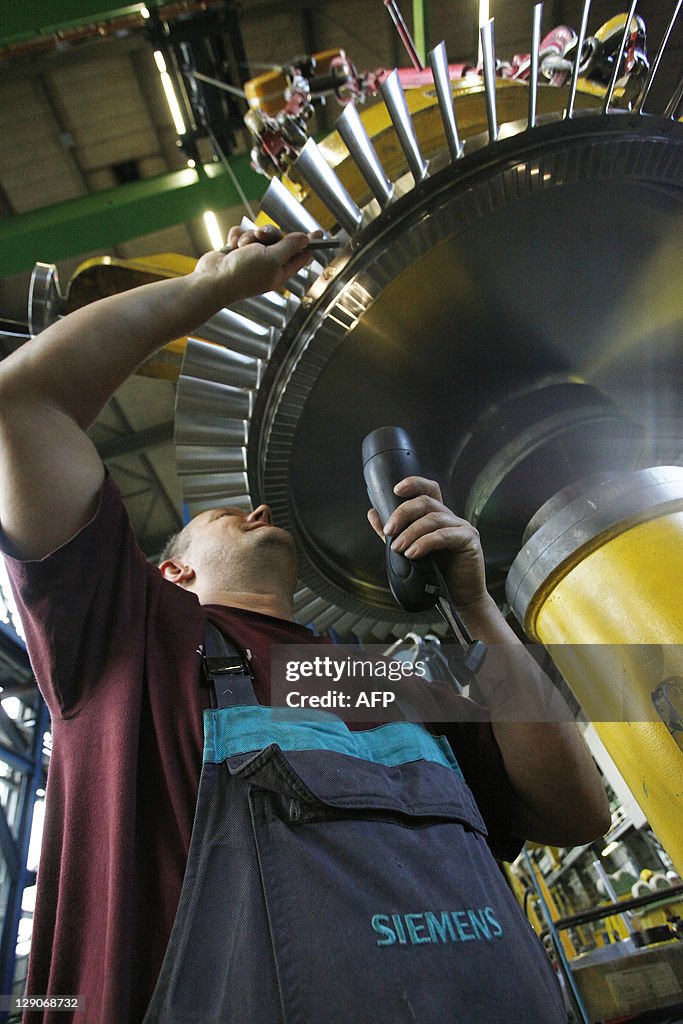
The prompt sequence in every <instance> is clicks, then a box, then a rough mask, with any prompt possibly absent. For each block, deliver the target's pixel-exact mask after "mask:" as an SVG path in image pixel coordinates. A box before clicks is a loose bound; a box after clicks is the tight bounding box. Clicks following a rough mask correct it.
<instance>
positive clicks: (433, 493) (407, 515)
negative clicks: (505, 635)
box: [368, 476, 487, 608]
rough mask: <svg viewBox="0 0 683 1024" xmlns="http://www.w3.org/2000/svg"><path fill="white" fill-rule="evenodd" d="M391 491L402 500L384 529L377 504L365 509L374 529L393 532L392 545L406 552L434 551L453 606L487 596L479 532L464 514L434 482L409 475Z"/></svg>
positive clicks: (384, 534)
mask: <svg viewBox="0 0 683 1024" xmlns="http://www.w3.org/2000/svg"><path fill="white" fill-rule="evenodd" d="M394 494H396V495H397V496H398V497H400V498H403V499H405V500H404V501H403V502H402V504H401V505H399V506H398V508H397V509H395V510H394V512H392V514H391V516H390V517H389V519H388V520H387V522H386V524H385V526H384V530H383V529H382V524H381V521H380V518H379V515H378V513H377V512H376V510H375V509H374V508H372V509H370V511H369V512H368V519H369V521H370V525H371V526H372V528H373V529H374V531H375V533H376V534H377V535H378V536H379V537H382V539H384V538H385V537H387V536H388V537H393V538H394V541H393V543H392V548H393V549H394V550H395V551H400V552H401V553H402V554H404V555H405V556H406V558H410V559H414V558H422V557H423V556H424V555H435V556H436V561H437V562H438V565H439V568H440V569H441V571H442V573H443V574H444V578H445V580H446V584H447V586H448V591H449V593H450V596H451V599H452V601H453V603H454V604H455V606H456V608H467V607H468V606H471V605H474V604H476V603H477V602H478V601H481V600H482V599H483V598H487V591H486V576H485V570H484V555H483V552H482V549H481V544H480V542H479V534H478V533H477V531H476V530H475V528H474V527H473V526H472V524H471V523H468V522H467V520H466V519H460V518H458V516H456V515H455V513H454V512H451V510H450V509H449V508H446V506H445V505H444V503H443V501H442V498H441V488H440V487H439V485H438V484H437V483H436V482H435V481H434V480H427V479H425V478H424V477H421V476H409V477H406V478H405V480H401V482H400V483H398V484H396V486H395V487H394Z"/></svg>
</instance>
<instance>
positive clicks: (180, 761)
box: [6, 478, 519, 1024]
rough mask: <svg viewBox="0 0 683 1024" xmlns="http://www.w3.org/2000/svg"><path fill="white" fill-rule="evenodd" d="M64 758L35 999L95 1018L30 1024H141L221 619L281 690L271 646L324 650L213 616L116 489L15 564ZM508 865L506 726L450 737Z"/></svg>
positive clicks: (47, 844) (252, 616)
mask: <svg viewBox="0 0 683 1024" xmlns="http://www.w3.org/2000/svg"><path fill="white" fill-rule="evenodd" d="M6 561H7V567H8V571H9V574H10V578H11V580H12V584H13V588H14V591H15V596H16V598H17V602H18V605H19V611H20V614H21V618H22V621H23V624H24V628H25V631H26V640H27V645H28V649H29V653H30V656H31V662H32V665H33V669H34V672H35V675H36V678H37V680H38V683H39V685H40V688H41V690H42V693H43V695H44V697H45V700H46V702H47V704H48V707H49V709H50V713H51V716H52V736H53V749H52V757H51V762H50V770H49V776H48V791H47V802H46V817H45V828H44V835H43V847H42V851H41V859H40V866H39V870H38V895H37V903H36V914H35V923H34V929H33V937H32V944H31V957H30V966H29V983H28V992H29V993H30V994H32V995H47V994H51V995H56V996H65V995H80V996H83V997H84V1000H85V1010H84V1012H82V1013H81V1012H77V1013H76V1014H75V1015H73V1016H72V1015H71V1014H70V1013H65V1012H58V1013H56V1012H49V1011H46V1012H44V1013H42V1014H41V1013H30V1014H28V1015H27V1016H26V1017H25V1021H26V1022H27V1024H38V1022H39V1021H40V1022H41V1024H70V1022H71V1021H73V1022H74V1024H139V1022H140V1021H141V1020H142V1018H143V1016H144V1013H145V1010H146V1007H147V1004H148V1002H149V999H150V997H151V995H152V991H153V988H154V985H155V982H156V978H157V975H158V973H159V969H160V966H161V961H162V958H163V955H164V952H165V949H166V945H167V942H168V937H169V934H170V930H171V925H172V924H173V919H174V916H175V912H176V907H177V903H178V897H179V894H180V888H181V884H182V879H183V873H184V869H185V863H186V859H187V853H188V849H189V843H190V833H191V829H192V819H193V814H194V807H195V802H196V797H197V789H198V785H199V775H200V771H201V762H202V742H203V735H202V711H203V710H204V708H206V707H208V705H209V693H208V690H207V689H206V688H205V687H203V686H201V685H200V653H199V647H200V645H201V644H202V643H203V637H204V627H205V622H206V615H207V614H208V617H209V619H210V620H211V621H212V622H214V623H215V624H216V625H217V626H219V627H220V628H221V629H222V630H223V631H224V632H225V633H226V634H228V635H230V636H231V637H232V638H233V639H234V641H235V642H236V644H237V645H238V646H239V647H241V648H242V649H249V650H250V651H251V654H252V662H251V664H252V668H253V671H254V675H255V680H256V689H257V693H258V692H259V690H261V691H262V692H265V690H266V688H267V680H268V678H269V673H270V648H271V645H272V644H277V643H290V644H291V643H299V644H300V643H315V642H316V638H315V637H314V636H313V635H312V634H311V632H310V631H309V630H308V629H306V628H305V627H304V626H299V625H297V624H296V623H292V622H288V621H285V620H281V619H276V618H273V617H271V616H267V615H261V614H258V613H256V612H249V611H244V610H241V609H234V608H226V607H218V606H209V607H207V608H202V607H201V606H200V604H199V602H198V601H197V599H196V597H195V596H194V595H193V594H190V593H188V592H187V591H184V590H182V589H181V588H179V587H177V586H175V585H174V584H171V583H168V582H166V581H165V580H163V578H162V576H161V574H160V573H159V571H158V569H157V568H156V567H155V566H152V565H150V564H149V563H148V562H147V561H146V560H145V558H144V556H143V554H142V553H141V551H140V550H139V548H138V547H137V545H136V543H135V540H134V537H133V533H132V529H131V526H130V523H129V520H128V516H127V514H126V512H125V509H124V507H123V504H122V501H121V498H120V494H119V492H118V489H117V487H116V485H115V484H114V483H113V482H112V481H111V480H110V479H109V478H107V480H106V481H105V483H104V486H103V490H102V496H101V500H100V504H99V507H98V510H97V513H96V514H95V516H94V518H93V519H92V520H91V522H90V523H88V525H87V526H85V527H84V528H83V529H82V530H81V531H80V532H79V533H78V534H77V535H76V536H75V537H74V538H72V540H70V541H69V542H68V543H67V544H65V545H64V546H63V547H62V548H60V549H58V550H57V551H55V552H53V553H52V554H51V555H49V556H48V557H47V558H45V559H43V560H41V561H35V562H20V561H16V560H14V559H12V558H7V559H6ZM440 731H443V732H445V733H446V735H448V736H449V739H450V741H451V745H452V746H453V748H454V751H455V754H456V757H457V758H458V761H459V762H460V765H461V768H462V769H463V772H464V774H465V778H466V780H467V782H468V783H469V784H470V786H471V788H472V789H473V791H474V794H475V797H476V798H477V800H478V802H479V806H480V809H481V811H482V814H483V816H484V820H485V821H486V824H487V826H488V828H489V831H490V837H489V842H490V844H491V846H492V847H493V849H494V852H495V853H496V854H497V855H498V856H501V857H506V856H508V855H510V854H512V853H516V852H517V849H518V847H519V843H518V842H517V841H516V840H514V838H513V837H511V836H510V835H509V831H508V818H507V815H508V814H509V809H510V807H511V799H510V798H511V789H510V783H509V781H508V780H507V777H506V776H505V773H504V770H503V766H502V760H501V757H500V752H499V750H498V747H497V745H496V743H495V740H494V738H493V735H492V732H491V729H490V727H489V726H488V725H487V724H485V723H468V724H464V725H449V726H448V727H444V728H443V730H440Z"/></svg>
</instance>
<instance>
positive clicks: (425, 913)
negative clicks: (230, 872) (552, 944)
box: [231, 744, 564, 1024]
mask: <svg viewBox="0 0 683 1024" xmlns="http://www.w3.org/2000/svg"><path fill="white" fill-rule="evenodd" d="M231 773H232V774H233V776H234V778H235V781H236V782H237V780H238V779H240V780H241V781H243V782H244V783H246V784H247V786H248V800H249V808H250V815H251V822H252V828H253V834H254V841H255V845H256V849H257V853H258V862H259V870H260V877H261V886H262V891H263V896H264V901H265V906H266V910H267V915H268V923H269V929H270V934H271V941H272V946H273V955H274V959H275V963H276V970H277V976H278V983H279V986H280V998H281V1001H282V1011H283V1018H284V1020H285V1021H286V1024H313V1022H318V1021H325V1022H326V1024H332V1022H335V1024H336V1022H339V1024H342V1022H344V1024H346V1022H348V1021H354V1022H355V1024H386V1022H387V1021H391V1022H392V1024H394V1022H396V1024H400V1022H403V1021H405V1022H406V1024H407V1022H410V1024H415V1022H422V1024H437V1022H438V1024H447V1022H449V1021H453V1022H456V1021H457V1022H461V1021H467V1022H468V1024H477V1022H479V1021H481V1022H482V1024H483V1022H484V1021H486V1022H487V1024H490V1021H492V1020H495V1021H496V1022H497V1024H503V1022H505V1021H510V1022H513V1021H514V1024H524V1022H526V1021H528V1022H530V1024H531V1022H532V1021H533V1024H542V1022H546V1021H547V1022H551V1021H552V1022H553V1024H557V1022H558V1021H560V1020H563V1019H564V1018H563V1017H561V1016H558V1012H557V1008H558V1003H557V992H556V991H555V985H554V979H552V978H550V979H549V977H548V974H549V973H550V969H549V965H548V964H547V961H545V962H544V954H543V953H542V952H541V954H540V957H541V959H540V960H539V959H538V952H539V951H538V948H537V943H536V941H535V937H533V936H532V935H531V934H530V929H529V927H528V925H527V924H526V922H525V921H524V919H523V918H521V916H520V915H519V911H518V908H517V907H516V905H515V903H514V900H513V899H512V897H511V895H510V893H509V891H508V889H507V885H506V883H505V881H504V879H503V876H502V874H501V872H500V870H499V868H498V866H497V865H496V863H495V861H494V860H493V858H492V856H491V854H490V851H489V849H488V846H487V844H486V839H485V836H486V830H485V827H484V823H483V821H482V819H481V816H480V814H479V811H478V809H477V807H476V804H475V802H474V800H473V798H472V795H471V793H470V791H469V789H468V787H467V785H466V784H465V782H464V781H463V779H462V777H461V776H460V775H459V774H458V773H457V771H455V770H454V769H453V768H452V767H448V766H446V765H445V764H443V763H436V762H433V761H429V760H424V759H418V760H415V761H409V762H405V763H400V764H394V765H387V764H381V763H376V762H373V761H368V760H365V759H363V758H355V757H352V756H349V755H347V754H341V753H338V752H335V751H321V750H291V751H283V750H282V749H280V747H278V746H277V745H276V744H272V745H271V746H269V747H267V748H266V749H264V750H262V751H261V752H259V753H258V754H256V755H255V756H253V757H252V758H250V759H248V760H246V761H243V762H242V763H241V764H240V765H239V766H236V765H234V764H233V766H232V767H231ZM520 953H521V954H523V955H524V956H525V957H526V958H527V959H529V960H530V966H531V975H532V976H531V977H530V978H529V983H528V984H526V983H523V984H521V985H520V978H519V969H520V963H519V956H520ZM534 957H535V958H536V959H535V960H534ZM511 986H512V989H511ZM515 993H516V995H515ZM549 996H550V997H552V998H551V1002H550V1003H549V1002H548V999H549Z"/></svg>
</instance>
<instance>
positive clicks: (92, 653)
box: [0, 476, 159, 717]
mask: <svg viewBox="0 0 683 1024" xmlns="http://www.w3.org/2000/svg"><path fill="white" fill-rule="evenodd" d="M3 542H4V538H3V537H2V536H1V535H0V543H3ZM5 563H6V565H7V572H8V575H9V578H10V583H11V585H12V590H13V593H14V596H15V600H16V602H17V607H18V611H19V615H20V617H21V621H22V625H23V627H24V631H25V634H26V645H27V648H28V652H29V656H30V658H31V665H32V668H33V671H34V673H35V676H36V679H37V681H38V685H39V687H40V689H41V692H42V693H43V696H44V697H45V701H46V703H47V705H48V707H49V709H50V713H51V714H52V716H53V717H55V716H56V715H61V716H63V717H71V716H72V715H74V714H76V713H77V712H78V710H79V708H80V707H81V706H82V705H83V703H84V702H86V701H87V700H89V699H90V697H91V696H92V695H93V693H94V692H95V691H96V687H97V683H98V679H99V678H100V675H101V669H102V666H104V665H106V664H107V663H111V661H112V659H113V660H115V659H116V651H117V650H119V651H120V650H121V649H122V647H121V646H120V645H122V644H125V645H126V647H127V649H128V650H130V649H131V648H135V647H136V646H138V645H139V646H140V647H141V650H142V649H143V645H144V639H143V630H144V607H145V592H146V588H147V585H148V579H149V572H150V570H152V571H155V572H156V570H153V567H152V566H149V565H148V563H147V562H146V560H145V557H144V555H143V553H142V552H141V551H140V549H139V548H138V546H137V543H136V541H135V538H134V535H133V530H132V526H131V524H130V521H129V519H128V515H127V513H126V510H125V507H124V505H123V500H122V498H121V494H120V491H119V489H118V487H117V486H116V484H115V483H114V482H113V481H112V480H111V478H110V477H108V476H107V477H106V478H105V481H104V483H103V485H102V490H101V492H100V499H99V503H98V507H97V510H96V512H95V514H94V516H93V517H92V519H91V520H90V521H89V522H88V523H87V524H86V525H85V526H84V527H83V528H82V529H81V530H79V532H78V533H77V534H75V536H74V537H72V538H71V539H70V540H69V541H67V543H66V544H64V545H62V546H61V547H60V548H58V549H57V550H55V551H53V552H52V553H51V554H49V555H47V556H46V557H45V558H42V559H40V560H34V561H22V560H20V559H16V558H13V557H11V556H10V555H8V554H5ZM157 575H159V574H158V573H157ZM117 645H118V646H117Z"/></svg>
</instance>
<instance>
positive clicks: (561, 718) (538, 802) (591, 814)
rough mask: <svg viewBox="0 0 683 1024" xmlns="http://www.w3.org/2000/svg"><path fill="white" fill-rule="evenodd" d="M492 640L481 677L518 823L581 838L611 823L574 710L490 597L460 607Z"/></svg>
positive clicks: (533, 831)
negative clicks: (516, 800)
mask: <svg viewBox="0 0 683 1024" xmlns="http://www.w3.org/2000/svg"><path fill="white" fill-rule="evenodd" d="M460 614H461V616H462V618H463V621H464V622H465V625H466V627H467V629H468V631H469V632H470V633H471V635H472V636H473V637H474V638H475V639H478V640H483V641H484V642H485V643H486V644H487V645H488V646H489V654H488V656H487V664H486V665H485V668H484V670H483V671H482V672H481V673H480V676H479V682H480V686H481V689H482V692H483V694H484V697H485V699H486V701H487V704H488V705H489V707H491V710H492V718H493V721H492V728H493V731H494V735H495V737H496V741H497V743H498V746H499V748H500V751H501V754H502V757H503V761H504V763H505V768H506V771H507V774H508V776H509V778H510V781H511V782H512V785H513V787H514V789H515V792H516V794H517V797H518V804H517V807H516V808H515V826H516V830H517V831H519V833H520V834H521V835H523V836H524V837H526V838H529V839H533V840H536V841H538V842H545V843H549V844H551V845H577V844H579V843H583V842H588V841H589V840H591V839H595V838H598V837H599V836H601V835H604V833H605V832H606V831H607V830H608V828H609V823H610V815H609V805H608V802H607V798H606V795H605V791H604V787H603V785H602V782H601V780H600V776H599V773H598V771H597V769H596V767H595V765H594V763H593V760H592V758H591V756H590V753H589V751H588V748H587V747H586V745H585V743H584V742H583V739H582V738H581V735H580V734H579V731H578V728H577V726H576V725H575V724H574V722H573V721H571V716H570V713H569V710H568V708H567V706H566V704H565V702H564V701H563V700H562V698H561V697H560V696H559V694H558V693H557V691H556V690H555V688H554V687H553V686H552V684H551V683H550V681H549V680H548V679H547V677H546V676H545V674H544V673H543V672H542V671H541V669H540V668H539V666H538V665H537V663H536V662H535V661H534V659H533V658H532V657H531V655H530V654H529V653H528V651H527V650H526V649H525V647H524V645H523V644H521V643H520V642H519V640H518V639H517V637H516V636H515V634H514V633H513V632H512V630H511V629H510V627H509V626H508V625H507V623H506V622H505V620H504V618H503V616H502V615H501V613H500V611H499V610H498V608H497V607H496V605H495V602H494V601H493V599H492V598H490V597H488V596H487V598H486V599H484V600H483V601H481V602H478V603H477V605H475V606H470V607H469V608H464V609H461V610H460Z"/></svg>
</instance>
